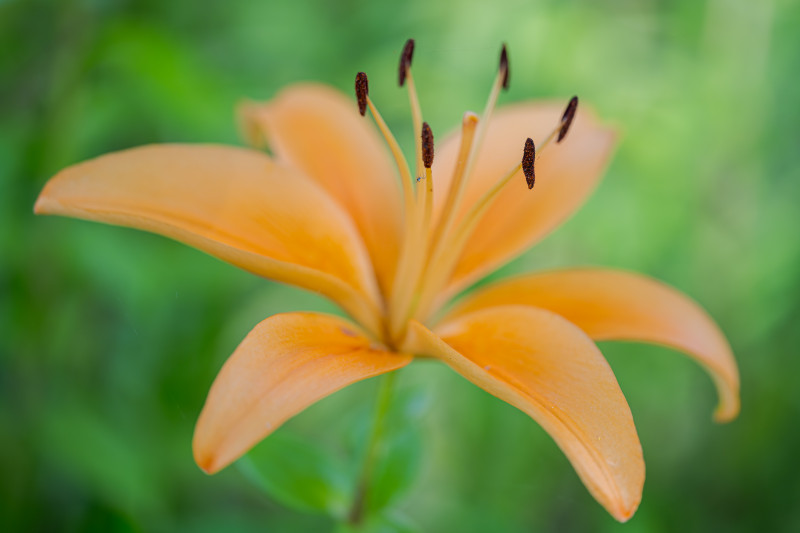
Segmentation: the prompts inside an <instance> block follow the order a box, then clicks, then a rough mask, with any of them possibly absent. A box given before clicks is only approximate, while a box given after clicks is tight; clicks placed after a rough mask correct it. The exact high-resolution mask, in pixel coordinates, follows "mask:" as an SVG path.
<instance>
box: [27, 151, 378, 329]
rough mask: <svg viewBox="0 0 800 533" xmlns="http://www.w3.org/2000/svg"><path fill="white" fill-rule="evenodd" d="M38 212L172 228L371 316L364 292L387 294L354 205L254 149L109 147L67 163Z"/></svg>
mask: <svg viewBox="0 0 800 533" xmlns="http://www.w3.org/2000/svg"><path fill="white" fill-rule="evenodd" d="M34 211H35V212H36V213H39V214H56V215H66V216H72V217H77V218H83V219H87V220H95V221H100V222H107V223H110V224H118V225H121V226H129V227H133V228H138V229H143V230H146V231H151V232H154V233H159V234H161V235H165V236H167V237H170V238H173V239H176V240H179V241H182V242H185V243H187V244H189V245H191V246H194V247H196V248H199V249H201V250H203V251H205V252H207V253H210V254H211V255H214V256H216V257H218V258H220V259H223V260H224V261H228V262H230V263H233V264H234V265H236V266H239V267H241V268H244V269H245V270H248V271H251V272H253V273H255V274H259V275H262V276H265V277H268V278H272V279H275V280H277V281H283V282H287V283H292V284H294V285H299V286H301V287H303V288H307V289H311V290H315V291H319V292H321V293H323V294H325V295H326V296H328V297H330V298H332V299H333V300H335V301H337V302H338V303H339V304H340V305H342V306H343V307H344V308H345V309H347V310H348V311H350V312H352V313H353V314H354V315H355V316H357V317H359V318H362V319H364V320H365V321H367V322H368V319H366V318H365V315H368V314H369V313H368V312H366V311H364V310H361V309H359V308H360V307H362V306H363V305H364V304H363V302H360V300H364V301H368V302H375V301H377V299H378V296H377V287H376V286H375V282H374V277H373V275H372V272H371V267H370V263H369V258H368V256H367V253H366V251H365V250H364V247H363V243H362V242H361V239H360V237H359V235H358V232H357V230H356V229H355V227H353V224H352V222H351V221H350V219H349V217H348V216H347V214H346V213H344V212H343V211H342V209H341V208H340V207H339V206H338V205H337V204H336V203H335V202H334V201H333V200H332V199H331V198H330V197H329V196H328V195H327V194H326V193H325V192H324V191H322V190H321V189H320V188H319V187H318V186H317V185H316V184H315V183H314V182H312V181H311V180H309V179H308V178H306V177H304V176H303V175H302V174H300V173H299V172H297V171H294V170H292V169H290V168H288V167H286V166H284V165H280V164H277V163H275V162H274V161H273V160H272V159H270V158H269V157H268V156H267V155H265V154H262V153H259V152H256V151H253V150H247V149H243V148H234V147H229V146H219V145H183V144H164V145H152V146H143V147H139V148H133V149H130V150H123V151H121V152H116V153H112V154H108V155H104V156H101V157H98V158H96V159H92V160H89V161H86V162H83V163H79V164H77V165H74V166H72V167H69V168H67V169H66V170H63V171H61V172H60V173H59V174H58V175H56V176H55V177H54V178H53V179H51V180H50V181H49V182H48V183H47V185H46V186H45V188H44V190H43V191H42V193H41V195H40V196H39V199H38V200H37V202H36V206H35V208H34ZM359 294H361V296H360V297H359Z"/></svg>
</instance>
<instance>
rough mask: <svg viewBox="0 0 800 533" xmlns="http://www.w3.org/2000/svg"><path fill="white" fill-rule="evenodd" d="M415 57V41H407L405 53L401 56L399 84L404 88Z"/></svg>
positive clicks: (404, 48)
mask: <svg viewBox="0 0 800 533" xmlns="http://www.w3.org/2000/svg"><path fill="white" fill-rule="evenodd" d="M412 57H414V39H409V40H407V41H406V45H405V46H404V47H403V53H402V54H400V68H399V69H398V76H397V82H398V83H399V84H400V87H402V86H403V85H404V84H405V83H406V74H407V73H408V69H409V68H410V67H411V58H412Z"/></svg>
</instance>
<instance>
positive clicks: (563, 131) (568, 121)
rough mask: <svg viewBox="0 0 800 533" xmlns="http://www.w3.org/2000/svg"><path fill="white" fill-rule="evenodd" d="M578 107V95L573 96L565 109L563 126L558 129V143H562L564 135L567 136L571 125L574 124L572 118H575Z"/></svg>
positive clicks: (562, 119)
mask: <svg viewBox="0 0 800 533" xmlns="http://www.w3.org/2000/svg"><path fill="white" fill-rule="evenodd" d="M577 109H578V97H577V96H573V97H572V98H571V99H570V101H569V103H568V104H567V109H565V110H564V115H563V116H562V117H561V128H560V129H559V130H558V139H556V142H557V143H560V142H561V141H562V140H563V139H564V137H566V136H567V132H568V131H569V127H570V126H571V125H572V120H573V119H574V118H575V111H576V110H577Z"/></svg>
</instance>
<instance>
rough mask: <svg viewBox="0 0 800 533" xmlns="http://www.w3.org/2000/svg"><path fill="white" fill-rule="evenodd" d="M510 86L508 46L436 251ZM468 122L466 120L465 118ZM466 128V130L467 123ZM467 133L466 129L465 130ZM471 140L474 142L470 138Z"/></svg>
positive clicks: (455, 182) (452, 192) (450, 194)
mask: <svg viewBox="0 0 800 533" xmlns="http://www.w3.org/2000/svg"><path fill="white" fill-rule="evenodd" d="M507 85H508V52H507V50H506V45H505V44H504V45H503V48H502V50H501V51H500V65H499V68H498V70H497V75H496V76H495V78H494V84H493V85H492V90H491V92H490V93H489V98H488V100H487V101H486V107H484V109H483V115H482V116H481V119H480V121H479V122H478V125H477V130H476V131H475V134H474V141H473V142H472V143H470V144H469V147H468V148H467V154H468V155H467V158H466V163H465V164H464V168H463V171H462V173H460V174H457V175H459V176H463V177H461V178H460V179H458V180H456V179H454V180H453V184H452V186H451V187H450V191H449V192H448V199H447V201H448V202H450V198H451V197H452V204H451V205H449V209H448V210H446V211H443V215H445V216H446V217H448V218H449V219H450V222H447V220H448V218H444V219H443V220H445V223H446V227H445V229H444V230H442V231H441V232H439V238H438V239H437V240H435V241H434V246H435V247H436V249H437V250H438V249H441V246H442V242H443V241H444V240H446V239H447V238H448V236H449V232H450V228H451V224H452V218H454V217H455V214H456V213H458V209H459V207H460V204H461V200H462V197H463V194H464V188H465V187H466V183H467V181H468V180H469V177H470V175H471V174H472V170H473V168H474V166H475V160H476V159H477V157H478V152H480V149H481V145H482V144H483V138H484V137H485V136H486V128H487V127H488V125H489V119H490V118H491V116H492V111H493V110H494V108H495V106H496V105H497V97H498V96H499V95H500V91H501V90H502V89H503V87H504V86H507ZM465 121H466V118H465ZM464 127H465V128H466V122H465V125H464ZM465 132H466V129H465ZM464 138H465V137H464V136H462V149H463V148H464V144H463V140H464ZM470 140H473V139H472V137H471V136H470ZM460 157H461V154H460V153H459V163H460V162H461V159H460ZM456 172H458V166H457V167H456Z"/></svg>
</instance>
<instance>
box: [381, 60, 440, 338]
mask: <svg viewBox="0 0 800 533" xmlns="http://www.w3.org/2000/svg"><path fill="white" fill-rule="evenodd" d="M406 84H407V86H408V98H409V104H410V107H411V117H412V122H413V126H414V134H415V136H416V142H415V143H414V144H415V147H416V155H417V175H418V176H420V175H421V174H422V172H423V168H424V165H423V162H422V140H421V133H422V110H421V107H420V104H419V98H418V96H417V89H416V85H415V84H414V76H413V74H412V73H411V65H407V66H406ZM424 172H425V175H424V178H423V177H422V176H420V177H418V178H417V180H418V181H417V189H416V201H415V205H414V209H413V211H412V212H411V215H412V216H411V217H410V218H409V220H408V224H407V228H408V230H409V231H408V232H407V233H406V236H405V238H404V239H403V243H402V248H401V252H400V257H399V260H398V267H397V274H396V275H395V283H394V286H393V290H392V294H391V300H390V304H389V321H390V323H389V331H390V332H391V334H392V336H393V337H395V338H399V337H402V335H403V333H404V331H403V330H404V328H405V324H406V320H405V318H406V317H407V316H408V315H409V312H410V308H411V306H412V304H413V299H414V296H415V291H414V288H415V287H416V286H417V285H418V284H419V279H420V277H421V276H422V270H423V267H424V265H425V259H426V258H425V252H426V250H427V248H428V234H429V232H428V227H429V225H430V218H431V215H430V212H431V211H432V209H433V178H432V176H431V172H430V169H429V168H425V169H424ZM423 179H424V180H425V183H422V180H423Z"/></svg>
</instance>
